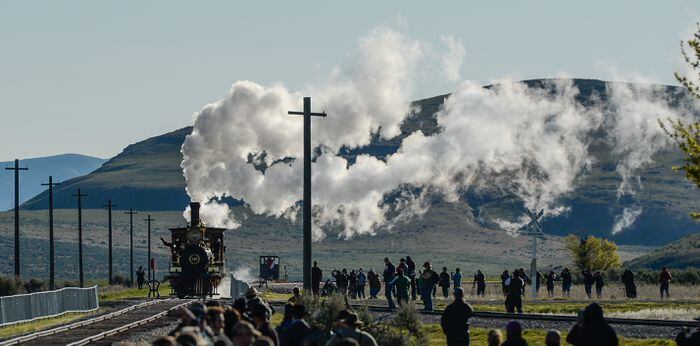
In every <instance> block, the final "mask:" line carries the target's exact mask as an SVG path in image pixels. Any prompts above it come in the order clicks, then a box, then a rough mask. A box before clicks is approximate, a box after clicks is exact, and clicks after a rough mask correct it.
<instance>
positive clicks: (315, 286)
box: [311, 261, 323, 298]
mask: <svg viewBox="0 0 700 346" xmlns="http://www.w3.org/2000/svg"><path fill="white" fill-rule="evenodd" d="M322 277H323V272H322V271H321V268H319V267H318V262H316V261H314V266H313V267H311V293H313V295H314V297H316V298H318V295H319V289H320V288H321V278H322Z"/></svg>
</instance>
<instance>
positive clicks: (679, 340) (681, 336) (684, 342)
mask: <svg viewBox="0 0 700 346" xmlns="http://www.w3.org/2000/svg"><path fill="white" fill-rule="evenodd" d="M695 321H697V322H700V317H696V318H695ZM697 327H698V330H696V331H695V333H692V334H690V329H688V327H684V328H683V330H682V331H681V332H680V333H678V335H676V344H677V345H678V346H691V345H700V323H698V326H697Z"/></svg>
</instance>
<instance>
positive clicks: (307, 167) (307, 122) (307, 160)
mask: <svg viewBox="0 0 700 346" xmlns="http://www.w3.org/2000/svg"><path fill="white" fill-rule="evenodd" d="M287 114H291V115H303V116H304V211H303V217H304V241H303V242H304V265H303V270H304V291H305V292H311V117H312V116H316V117H325V116H326V113H325V112H323V113H312V112H311V98H310V97H304V111H303V112H295V111H289V112H287Z"/></svg>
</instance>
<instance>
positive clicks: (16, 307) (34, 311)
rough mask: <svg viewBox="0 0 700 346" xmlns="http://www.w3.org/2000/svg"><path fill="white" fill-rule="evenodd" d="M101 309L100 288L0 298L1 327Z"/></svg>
mask: <svg viewBox="0 0 700 346" xmlns="http://www.w3.org/2000/svg"><path fill="white" fill-rule="evenodd" d="M99 307H100V304H99V301H98V295H97V286H93V287H90V288H78V287H66V288H62V289H60V290H56V291H46V292H37V293H30V294H19V295H16V296H5V297H0V326H4V325H8V324H13V323H17V322H26V321H31V320H36V319H39V318H44V317H52V316H58V315H62V314H65V313H67V312H85V311H92V310H96V309H97V308H99Z"/></svg>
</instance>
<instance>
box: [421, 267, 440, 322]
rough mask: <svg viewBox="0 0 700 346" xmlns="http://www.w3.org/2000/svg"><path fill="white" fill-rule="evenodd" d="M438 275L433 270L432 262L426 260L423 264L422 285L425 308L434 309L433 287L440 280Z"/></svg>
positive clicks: (426, 309) (427, 309)
mask: <svg viewBox="0 0 700 346" xmlns="http://www.w3.org/2000/svg"><path fill="white" fill-rule="evenodd" d="M438 280H439V279H438V275H437V273H436V272H435V271H433V267H432V265H431V264H430V262H425V263H424V264H423V273H422V274H421V287H420V293H421V294H420V295H421V298H422V299H423V304H424V308H423V309H424V310H425V311H433V296H432V293H433V288H435V287H436V284H437V282H438Z"/></svg>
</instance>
